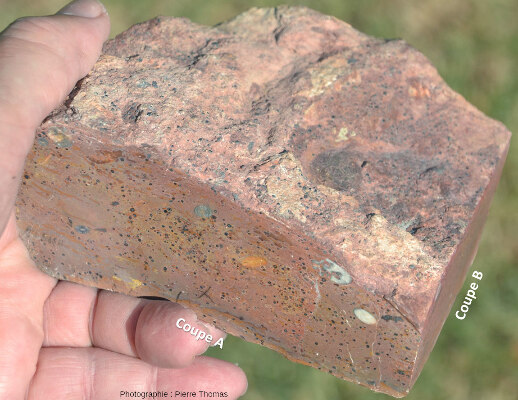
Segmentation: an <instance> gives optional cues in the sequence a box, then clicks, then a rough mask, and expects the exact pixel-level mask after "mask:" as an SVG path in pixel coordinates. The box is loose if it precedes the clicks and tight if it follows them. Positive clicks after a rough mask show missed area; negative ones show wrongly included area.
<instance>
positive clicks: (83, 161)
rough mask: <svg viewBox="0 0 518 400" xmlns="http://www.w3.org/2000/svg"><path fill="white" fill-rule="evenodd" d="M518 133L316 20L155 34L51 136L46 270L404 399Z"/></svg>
mask: <svg viewBox="0 0 518 400" xmlns="http://www.w3.org/2000/svg"><path fill="white" fill-rule="evenodd" d="M509 138H510V134H509V132H507V131H506V129H505V128H504V127H503V126H502V124H500V123H498V122H496V121H493V120H491V119H489V118H487V117H485V116H484V115H482V114H481V113H480V112H479V111H477V110H476V109H475V108H474V107H472V106H471V105H469V104H468V103H467V102H466V101H465V100H464V99H463V98H462V97H461V96H459V95H458V94H456V93H454V92H453V91H452V90H451V89H450V88H448V87H447V86H446V84H445V83H444V82H443V81H442V80H441V78H440V77H439V75H438V74H437V71H436V70H435V68H434V67H433V66H432V65H430V63H429V62H428V61H427V60H426V58H425V57H424V56H423V55H422V54H420V53H419V52H417V51H416V50H414V49H412V48H411V47H410V46H408V45H407V44H406V43H405V42H403V41H386V40H379V39H374V38H371V37H369V36H366V35H364V34H362V33H360V32H358V31H356V30H354V29H353V28H351V27H350V26H349V25H347V24H346V23H344V22H341V21H339V20H337V19H335V18H333V17H328V16H324V15H321V14H318V13H316V12H314V11H311V10H308V9H305V8H278V9H252V10H250V11H248V12H246V13H245V14H242V15H240V16H238V17H237V18H235V19H233V20H231V21H229V22H226V23H223V24H221V25H218V26H216V27H212V28H211V27H204V26H199V25H196V24H193V23H191V22H189V21H187V20H185V19H177V18H164V17H159V18H155V19H153V20H151V21H148V22H145V23H143V24H140V25H136V26H134V27H132V28H130V29H129V30H128V31H126V32H124V33H122V34H121V35H119V36H118V37H117V38H115V39H114V40H112V41H110V42H108V43H106V45H105V49H104V54H103V55H102V57H101V58H100V60H99V62H98V63H97V65H96V66H95V68H94V70H93V71H92V73H91V74H90V75H89V76H87V77H86V78H85V79H84V80H82V81H81V82H80V83H79V84H78V85H77V87H76V89H75V90H74V91H73V93H71V95H70V98H69V99H68V100H67V101H66V103H65V104H64V105H63V106H62V107H61V108H60V109H58V110H56V112H55V113H53V115H51V116H49V118H47V120H46V121H45V122H44V123H43V124H42V126H41V128H40V129H39V131H38V132H37V137H36V141H35V144H34V150H33V152H32V153H31V154H30V156H29V158H28V161H27V169H26V176H25V180H24V181H23V185H22V188H21V192H20V196H19V199H18V202H17V210H18V213H17V215H18V224H19V228H20V233H21V235H22V237H23V239H24V241H25V243H26V244H27V246H28V248H29V251H30V253H31V254H32V256H33V257H34V259H35V261H36V263H37V265H38V266H39V267H41V268H42V269H43V270H44V271H46V272H47V273H49V274H51V275H53V276H55V277H57V278H60V279H67V280H71V281H75V282H80V283H83V284H87V285H93V286H97V287H99V288H104V289H109V290H115V291H120V292H124V293H128V294H130V295H135V296H142V295H149V296H161V297H166V298H169V299H171V300H174V301H179V302H183V303H185V304H187V305H188V306H190V307H192V308H193V309H194V310H196V311H197V313H198V314H199V316H200V318H201V319H203V320H205V321H207V322H211V323H214V324H215V325H216V326H218V327H220V328H222V329H224V330H226V331H227V332H229V333H231V334H233V335H238V336H240V337H242V338H244V339H246V340H249V341H252V342H257V343H261V344H263V345H265V346H267V347H270V348H272V349H275V350H277V351H279V352H281V353H282V354H284V355H285V356H286V357H288V358H289V359H291V360H294V361H298V362H301V363H304V364H307V365H311V366H313V367H316V368H319V369H323V370H325V371H329V373H331V374H333V375H335V376H337V377H339V378H342V379H348V380H352V381H355V382H357V383H360V384H362V385H365V386H368V387H370V388H371V389H373V390H376V391H381V392H385V393H389V394H391V395H394V396H403V395H404V394H406V393H407V392H408V391H409V389H410V388H411V386H412V384H413V383H414V381H415V380H416V378H417V376H418V374H419V371H420V370H421V368H422V366H423V363H424V361H425V360H426V358H427V356H428V354H429V352H430V350H431V348H432V347H433V345H434V343H435V340H436V338H437V335H438V333H439V331H440V328H441V327H442V324H443V322H444V320H445V318H446V316H447V314H448V312H449V310H450V307H451V305H452V302H453V300H454V298H455V296H456V294H457V292H458V290H459V289H460V287H461V284H462V282H463V279H464V277H465V274H466V271H467V269H468V267H469V266H470V264H471V261H472V259H473V257H474V254H475V251H476V247H477V241H478V237H479V234H480V231H481V228H482V225H483V221H484V218H485V215H486V213H487V209H488V206H489V202H490V199H491V196H492V194H493V192H494V190H495V187H496V184H497V181H498V178H499V175H500V171H501V169H502V165H503V162H504V160H505V155H506V152H507V148H508V144H509Z"/></svg>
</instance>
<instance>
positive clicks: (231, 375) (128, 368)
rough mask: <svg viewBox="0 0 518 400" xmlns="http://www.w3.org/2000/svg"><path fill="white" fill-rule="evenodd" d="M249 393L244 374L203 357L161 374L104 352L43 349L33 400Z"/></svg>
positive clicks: (32, 389)
mask: <svg viewBox="0 0 518 400" xmlns="http://www.w3.org/2000/svg"><path fill="white" fill-rule="evenodd" d="M246 388H247V381H246V377H245V375H244V373H243V371H241V369H239V368H238V367H236V366H235V365H233V364H231V363H227V362H225V361H220V360H216V359H212V358H208V357H199V358H197V359H196V360H195V361H194V363H193V364H191V365H190V366H189V367H186V368H183V369H160V368H156V367H152V366H150V365H149V364H146V363H144V362H143V361H141V360H139V359H136V358H131V357H128V356H124V355H121V354H117V353H112V352H109V351H106V350H103V349H96V348H82V349H70V348H46V349H42V350H41V353H40V357H39V361H38V369H37V371H36V374H35V375H34V378H33V380H32V383H31V386H30V388H29V393H28V399H29V400H47V399H53V400H61V399H66V400H74V399H81V400H83V399H85V400H90V399H91V400H94V399H95V400H105V399H106V400H108V399H109V400H112V399H124V398H128V399H129V398H137V397H136V396H133V397H130V396H124V395H121V391H127V392H133V391H138V392H146V391H147V392H149V391H164V392H168V393H169V396H168V398H175V396H174V392H175V391H189V392H193V391H194V392H197V396H196V397H197V398H198V397H200V396H199V394H198V393H199V391H200V390H204V391H206V392H216V391H217V392H226V393H227V396H226V397H225V398H226V399H236V398H238V397H239V396H241V395H242V394H244V393H245V391H246ZM171 392H172V394H171ZM158 398H160V397H158ZM162 398H163V397H162Z"/></svg>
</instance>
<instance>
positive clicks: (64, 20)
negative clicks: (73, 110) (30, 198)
mask: <svg viewBox="0 0 518 400" xmlns="http://www.w3.org/2000/svg"><path fill="white" fill-rule="evenodd" d="M109 29H110V28H109V18H108V15H107V14H106V12H105V10H104V8H103V7H102V6H101V5H100V4H99V3H97V2H95V0H78V1H75V2H73V3H71V4H69V5H68V6H66V7H65V8H64V9H62V10H61V11H60V12H58V14H56V15H53V16H48V17H31V18H25V19H21V20H18V21H16V22H15V23H13V24H11V25H10V26H9V27H8V28H7V29H6V30H5V31H3V32H2V33H1V34H0V188H1V189H0V399H8V400H17V399H25V398H27V399H53V400H56V399H67V400H69V399H95V400H101V399H119V398H125V397H124V396H120V392H121V391H128V392H131V391H140V392H143V391H167V392H173V394H174V391H176V390H179V391H189V392H192V391H195V392H197V391H199V390H204V391H206V392H214V391H217V392H227V394H228V396H227V397H226V398H227V399H235V398H237V397H238V396H240V395H242V394H243V393H244V392H245V391H246V387H247V382H246V377H245V376H244V373H243V371H241V369H239V368H238V367H236V366H234V365H233V364H231V363H227V362H224V361H220V360H216V359H211V358H208V357H196V356H197V355H199V354H201V353H203V352H204V351H205V350H206V348H207V346H208V344H207V343H206V341H204V340H200V341H196V340H195V338H194V337H193V336H192V335H190V334H189V333H186V332H184V331H183V330H180V329H178V328H177V327H176V326H175V322H176V320H177V319H178V318H180V317H182V318H184V319H186V321H187V322H188V323H190V324H191V325H193V326H196V327H198V328H200V329H201V330H203V331H205V332H207V333H209V334H211V335H212V336H213V338H214V340H213V342H215V341H216V340H217V339H218V338H220V337H222V336H224V333H223V332H221V331H219V330H217V329H216V328H214V327H211V326H208V325H204V324H203V323H201V322H199V321H197V320H196V315H195V314H194V312H192V311H190V310H188V309H186V308H184V307H182V306H180V305H178V304H175V303H171V302H165V301H164V302H162V301H149V300H143V299H137V298H132V297H127V296H123V295H120V294H114V293H110V292H106V291H98V290H97V289H93V288H87V287H83V286H81V285H76V284H73V283H70V282H61V281H60V282H58V281H57V280H56V279H53V278H51V277H50V276H47V275H45V274H44V273H43V272H41V271H39V270H38V269H37V268H36V266H35V265H34V263H33V262H32V261H31V259H30V257H29V255H28V253H27V250H26V248H25V247H24V245H23V244H22V242H21V241H20V239H19V238H18V235H17V231H16V221H15V217H14V212H13V204H14V200H15V197H16V192H17V190H18V185H19V183H20V177H21V174H22V173H23V164H24V160H25V157H26V155H27V153H28V151H29V150H30V149H31V146H32V142H33V140H34V131H35V129H36V128H37V126H38V125H39V124H40V123H41V121H42V120H43V118H45V117H46V116H47V115H48V114H49V113H50V112H51V111H52V110H53V109H54V108H56V107H57V106H58V105H59V104H60V103H62V101H63V100H64V99H65V97H66V95H67V94H68V93H69V92H70V90H71V89H72V88H73V86H74V85H75V83H76V82H77V80H79V79H80V78H82V77H83V76H85V75H86V74H87V73H88V71H89V70H90V69H91V67H92V66H93V64H94V63H95V61H96V59H97V58H98V56H99V54H100V52H101V47H102V43H103V41H104V40H105V39H106V38H107V37H108V34H109ZM35 223H37V221H35ZM173 398H174V397H173Z"/></svg>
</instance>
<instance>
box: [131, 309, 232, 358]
mask: <svg viewBox="0 0 518 400" xmlns="http://www.w3.org/2000/svg"><path fill="white" fill-rule="evenodd" d="M188 327H191V329H188ZM223 337H224V334H223V332H221V331H219V330H217V329H215V328H214V327H211V326H209V325H207V324H204V323H202V322H201V321H198V320H197V317H196V314H195V313H194V312H193V311H192V310H189V309H187V308H185V307H183V306H181V305H180V304H176V303H170V302H165V301H157V302H152V303H148V304H146V306H145V307H144V308H143V309H142V311H141V312H140V316H139V318H138V321H137V326H136V329H135V348H136V350H137V353H138V355H139V356H140V358H141V359H143V360H146V361H148V362H150V363H152V364H153V365H157V366H161V367H180V366H186V365H189V364H191V362H192V361H193V359H194V356H196V355H199V354H202V353H204V352H205V351H206V350H207V348H208V347H209V345H210V344H214V343H216V342H217V341H218V340H219V339H220V338H223Z"/></svg>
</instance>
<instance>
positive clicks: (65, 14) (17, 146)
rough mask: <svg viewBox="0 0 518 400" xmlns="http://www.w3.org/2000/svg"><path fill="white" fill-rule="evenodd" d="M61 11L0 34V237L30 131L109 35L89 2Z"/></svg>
mask: <svg viewBox="0 0 518 400" xmlns="http://www.w3.org/2000/svg"><path fill="white" fill-rule="evenodd" d="M61 12H62V13H61V14H57V15H53V16H47V17H29V18H23V19H20V20H17V21H16V22H14V23H13V24H11V25H10V26H9V27H8V28H7V29H6V30H4V31H3V32H2V33H1V34H0V154H1V155H2V157H0V187H1V188H2V191H0V234H1V233H2V232H3V230H4V228H5V224H6V222H7V219H8V216H9V213H10V210H11V208H12V205H13V203H14V198H15V195H16V191H17V188H18V183H19V177H20V175H21V173H22V169H23V163H24V159H25V155H26V154H27V152H28V151H29V149H30V147H31V145H32V142H33V139H34V130H35V128H36V127H37V126H38V125H39V124H40V123H41V121H42V120H43V119H44V118H45V117H46V116H47V115H48V114H49V113H50V112H51V111H52V110H53V109H54V108H56V107H57V106H58V105H59V104H60V103H61V102H63V100H64V99H65V97H66V96H67V94H68V93H69V92H70V91H71V90H72V88H73V87H74V85H75V83H76V82H77V81H78V80H79V79H81V78H82V77H83V76H85V75H86V74H87V73H88V71H89V70H90V69H91V68H92V66H93V64H94V63H95V61H96V60H97V58H98V57H99V54H100V52H101V48H102V44H103V42H104V40H105V39H106V38H107V37H108V34H109V29H110V28H109V19H108V16H107V15H106V13H105V12H104V8H103V7H102V6H101V5H100V4H99V3H97V2H96V1H95V0H78V1H77V2H75V3H74V5H71V6H68V7H66V8H65V9H63V10H62V11H61ZM71 13H76V14H78V13H79V14H80V15H87V16H90V18H88V17H81V16H74V15H70V14H71ZM94 15H96V16H95V17H93V18H91V17H92V16H94Z"/></svg>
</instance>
